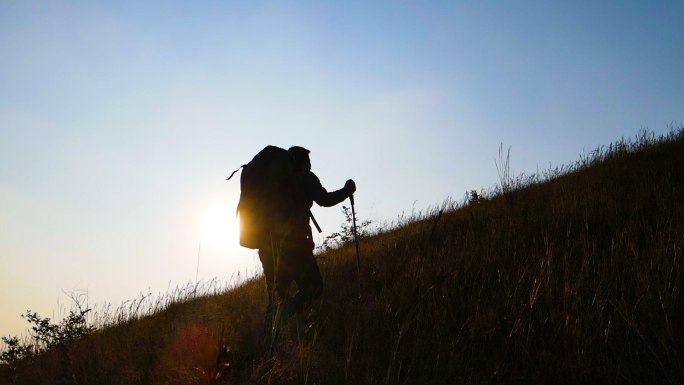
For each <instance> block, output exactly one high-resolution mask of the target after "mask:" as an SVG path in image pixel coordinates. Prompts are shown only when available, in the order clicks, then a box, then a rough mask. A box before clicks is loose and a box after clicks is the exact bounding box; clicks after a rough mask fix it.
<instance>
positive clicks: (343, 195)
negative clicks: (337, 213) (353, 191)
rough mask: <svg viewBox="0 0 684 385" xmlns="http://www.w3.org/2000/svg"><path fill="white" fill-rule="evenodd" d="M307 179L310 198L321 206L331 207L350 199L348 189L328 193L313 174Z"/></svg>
mask: <svg viewBox="0 0 684 385" xmlns="http://www.w3.org/2000/svg"><path fill="white" fill-rule="evenodd" d="M309 174H310V175H309V177H308V178H307V186H306V187H307V192H308V193H309V196H310V197H311V198H312V199H313V200H314V202H316V203H317V204H318V205H319V206H323V207H331V206H335V205H336V204H338V203H340V202H342V201H343V200H345V199H347V198H349V195H350V194H349V190H348V189H346V188H344V187H343V188H341V189H339V190H337V191H333V192H328V190H326V189H325V187H323V186H322V185H321V181H320V180H319V179H318V177H317V176H316V175H314V174H313V173H309Z"/></svg>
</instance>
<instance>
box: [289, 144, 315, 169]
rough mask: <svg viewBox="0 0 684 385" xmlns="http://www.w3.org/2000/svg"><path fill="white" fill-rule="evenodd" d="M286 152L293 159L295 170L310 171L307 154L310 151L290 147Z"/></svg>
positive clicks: (309, 161)
mask: <svg viewBox="0 0 684 385" xmlns="http://www.w3.org/2000/svg"><path fill="white" fill-rule="evenodd" d="M287 152H289V153H290V154H291V155H292V156H293V157H294V159H295V170H297V171H302V170H304V171H311V160H310V159H309V153H310V152H311V151H309V150H307V149H306V148H304V147H299V146H292V147H290V148H289V149H288V150H287Z"/></svg>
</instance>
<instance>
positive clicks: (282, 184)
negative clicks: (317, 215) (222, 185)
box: [228, 146, 295, 249]
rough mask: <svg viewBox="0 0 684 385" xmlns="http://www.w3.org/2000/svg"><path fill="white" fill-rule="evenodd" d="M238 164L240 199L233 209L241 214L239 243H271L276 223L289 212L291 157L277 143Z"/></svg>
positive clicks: (257, 245)
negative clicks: (244, 163) (247, 160)
mask: <svg viewBox="0 0 684 385" xmlns="http://www.w3.org/2000/svg"><path fill="white" fill-rule="evenodd" d="M241 168H242V175H241V176H240V201H239V203H238V206H237V210H236V211H235V214H236V215H239V216H240V246H242V247H246V248H248V249H261V248H263V247H270V242H272V240H273V237H274V236H277V235H279V226H278V225H279V224H280V223H282V222H284V221H285V220H286V217H287V215H288V214H289V209H290V205H291V196H290V185H291V183H290V182H291V180H292V175H293V174H294V168H295V160H294V157H293V156H292V155H291V154H290V153H289V152H287V150H284V149H282V148H280V147H276V146H266V147H265V148H264V149H263V150H261V151H260V152H259V153H258V154H256V155H255V156H254V158H253V159H252V160H251V161H250V162H249V163H247V164H246V165H243V166H242V167H241ZM239 169H240V168H238V170H239ZM238 170H235V171H234V172H233V174H231V175H230V177H229V178H228V180H230V178H232V177H233V175H234V174H235V173H236V172H237V171H238Z"/></svg>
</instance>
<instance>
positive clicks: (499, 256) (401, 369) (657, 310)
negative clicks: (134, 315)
mask: <svg viewBox="0 0 684 385" xmlns="http://www.w3.org/2000/svg"><path fill="white" fill-rule="evenodd" d="M455 167H456V166H455ZM549 174H550V175H548V176H547V178H545V179H544V180H541V179H539V178H537V179H535V178H519V179H518V180H517V181H508V182H507V181H504V186H505V187H506V188H504V189H503V191H502V190H501V189H500V190H499V191H498V193H497V192H496V191H492V192H489V193H485V194H483V195H484V197H477V198H476V199H475V198H473V199H471V201H470V202H469V203H468V204H465V203H464V204H460V205H448V204H446V205H445V207H444V208H443V210H439V209H436V210H435V211H434V212H433V213H428V214H426V215H423V216H421V217H417V218H412V219H409V220H406V221H405V223H403V225H402V226H399V227H397V228H391V229H386V230H383V231H380V232H379V233H378V234H377V235H375V236H373V237H370V238H367V239H365V240H363V242H362V243H361V245H360V248H361V258H362V272H363V282H364V291H363V293H359V289H358V286H357V280H356V265H355V259H354V258H355V257H354V250H353V247H352V246H347V247H342V248H340V249H337V250H331V251H328V252H325V253H323V254H321V255H320V256H319V265H320V267H321V273H322V274H323V276H324V280H325V284H326V285H325V291H324V293H323V297H322V299H321V301H319V302H318V303H317V304H316V305H315V306H314V308H313V309H312V310H311V312H310V313H307V315H306V316H298V317H296V318H295V319H292V320H289V321H287V322H283V323H281V324H279V325H278V327H277V330H278V338H277V340H276V342H275V343H274V344H271V343H270V342H269V341H270V338H269V335H268V332H267V331H266V332H265V330H267V328H266V327H264V325H263V311H264V309H265V303H266V293H265V288H264V284H263V282H262V281H261V278H260V277H257V278H256V279H253V280H251V281H248V282H246V283H244V284H242V285H241V286H239V287H237V288H235V289H233V290H231V291H228V292H226V293H222V294H218V295H211V296H206V297H203V298H198V299H191V298H188V299H185V300H182V301H179V302H178V303H175V304H172V305H170V306H169V307H168V308H166V309H165V310H160V311H157V312H155V314H152V315H150V316H147V317H143V318H141V319H139V320H134V321H131V322H127V323H123V324H118V325H114V326H110V327H107V328H104V329H103V330H100V331H98V332H96V333H94V334H92V335H90V336H88V337H87V338H82V339H79V340H77V341H71V342H68V343H65V344H62V345H60V346H58V347H57V348H53V349H52V350H50V351H49V352H47V353H44V354H42V355H39V356H37V357H34V358H32V359H26V360H24V361H22V362H21V363H19V365H18V366H17V367H16V370H14V371H13V372H12V373H8V374H6V375H4V381H5V382H4V383H9V381H10V380H12V379H16V381H17V382H16V383H22V384H31V383H36V384H51V383H55V384H56V383H77V384H85V383H89V384H93V383H98V384H109V383H111V384H120V383H179V384H181V383H182V384H190V383H197V384H209V383H264V384H266V383H276V384H280V383H282V384H285V383H302V384H314V383H315V384H347V383H348V384H379V383H384V384H399V383H409V384H419V383H421V384H422V383H426V384H427V383H429V384H454V383H493V382H502V383H512V382H521V383H529V382H533V383H557V382H560V383H604V382H611V383H679V384H681V383H682V382H684V335H683V334H682V332H681V331H682V330H683V329H684V307H683V306H682V304H684V296H683V289H684V288H683V285H684V262H683V261H682V258H683V257H684V255H683V249H684V229H683V225H684V134H683V133H682V129H681V128H679V129H677V130H673V131H672V132H671V133H670V135H669V136H668V137H661V138H653V137H652V136H649V135H647V134H644V135H642V136H640V137H639V138H638V139H637V140H636V141H634V142H632V141H624V140H623V141H620V142H618V143H616V144H614V145H611V146H609V147H608V148H604V149H600V150H599V151H596V152H594V153H593V154H591V156H590V157H589V158H588V159H583V160H582V161H580V162H578V163H577V164H576V165H573V166H569V167H566V168H564V169H560V170H555V171H550V172H549ZM508 187H511V188H508ZM223 347H229V348H228V349H224V348H223ZM0 383H2V382H1V381H0Z"/></svg>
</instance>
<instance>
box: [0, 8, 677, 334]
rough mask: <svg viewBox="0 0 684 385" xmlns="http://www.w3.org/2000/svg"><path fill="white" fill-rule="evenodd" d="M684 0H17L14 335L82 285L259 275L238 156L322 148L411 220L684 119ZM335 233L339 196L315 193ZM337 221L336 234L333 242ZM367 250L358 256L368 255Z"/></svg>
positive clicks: (10, 48)
mask: <svg viewBox="0 0 684 385" xmlns="http://www.w3.org/2000/svg"><path fill="white" fill-rule="evenodd" d="M682 16H684V3H682V2H681V1H671V2H665V1H663V2H628V1H614V2H571V3H568V4H556V3H555V2H484V1H482V2H424V1H416V2H410V1H401V2H400V1H396V2H386V1H382V2H376V1H363V2H361V1H359V2H354V1H344V2H332V1H330V2H295V1H274V2H262V1H244V2H223V1H222V2H192V3H188V2H176V3H173V2H168V1H165V2H151V1H150V2H133V1H131V2H125V1H123V2H101V3H99V4H94V3H92V2H68V1H49V2H34V1H19V0H0V52H2V60H0V264H1V265H2V266H3V268H2V270H0V290H2V292H3V297H2V300H1V301H2V302H0V335H8V334H19V333H21V332H22V331H23V330H24V328H25V327H26V326H27V324H26V323H25V321H24V320H22V319H21V318H20V317H19V315H20V314H22V313H23V312H24V311H25V310H27V309H31V310H34V311H38V312H39V313H40V314H42V315H45V316H52V315H53V314H55V316H57V315H58V314H57V313H58V311H59V310H58V305H57V301H58V299H60V301H62V303H64V302H65V299H64V294H62V292H63V291H67V292H68V291H84V290H87V291H88V295H89V297H90V302H91V303H101V302H105V301H107V302H112V303H120V302H123V301H125V300H129V299H133V298H135V297H136V296H137V295H138V294H139V293H141V292H142V293H147V292H148V291H151V292H153V293H157V292H164V291H166V288H167V287H168V286H169V283H171V285H172V286H175V285H183V284H185V283H187V282H189V281H194V279H195V276H196V273H197V270H196V269H197V253H198V246H199V245H200V244H201V245H202V246H201V253H200V254H201V256H200V266H199V272H198V273H197V275H198V276H199V278H200V279H203V280H209V279H211V278H213V277H230V276H231V274H234V273H235V272H236V271H241V272H242V273H243V274H244V273H247V274H248V275H249V274H254V272H255V271H257V269H258V264H259V262H258V259H257V258H255V253H254V252H253V251H251V250H246V249H241V248H239V246H237V237H236V234H234V233H235V231H234V227H235V223H234V220H232V219H231V218H232V213H233V212H234V208H235V205H236V203H237V199H238V196H239V183H237V181H230V182H226V181H225V178H226V177H227V176H228V175H229V174H230V172H232V171H233V170H234V169H235V168H237V167H238V166H240V165H241V164H244V163H246V162H247V161H249V159H251V157H252V156H253V155H254V154H256V152H258V151H259V150H260V149H261V148H263V147H264V146H266V145H267V144H274V145H279V146H281V147H288V146H291V145H301V146H304V147H307V148H309V149H310V150H311V151H312V154H311V157H312V162H313V171H314V172H315V173H316V174H317V175H318V176H319V178H320V179H321V181H322V182H323V184H324V186H326V187H327V188H328V189H329V190H334V189H337V188H340V187H342V185H343V184H344V181H345V180H346V179H348V178H353V179H354V180H356V182H357V185H358V189H359V190H358V192H357V194H356V203H357V210H358V211H359V213H360V216H361V218H364V219H365V218H370V219H374V220H377V221H384V220H392V219H395V218H396V217H397V216H398V215H399V214H401V212H402V211H405V212H410V211H411V210H412V209H416V210H421V209H425V208H426V207H428V206H434V205H437V204H439V203H441V202H442V201H443V200H444V199H445V198H447V197H454V198H457V199H459V198H461V197H462V196H463V194H464V193H465V191H466V190H472V189H475V190H479V189H481V188H483V187H490V186H492V185H494V184H496V183H497V181H498V177H497V173H496V168H495V165H494V158H496V157H497V155H498V148H499V145H500V144H501V143H503V144H504V146H505V147H508V146H511V147H512V149H511V169H512V171H513V172H514V173H515V174H519V173H521V172H526V173H532V172H535V171H536V170H537V169H538V168H539V169H542V170H543V169H546V168H548V166H549V164H552V165H554V166H558V165H562V164H567V163H569V162H572V161H575V160H577V159H578V158H579V154H581V153H582V152H583V151H587V152H588V151H590V150H592V149H594V148H596V147H597V146H598V145H601V144H608V143H610V142H611V141H614V140H617V139H619V138H621V137H623V136H634V135H635V134H636V133H637V132H638V131H639V129H641V128H646V127H647V128H650V129H651V130H653V131H655V132H656V133H663V132H666V131H667V124H668V123H669V122H672V121H675V122H679V123H682V121H683V115H684V102H683V101H684V76H682V74H681V69H680V68H681V63H682V62H684V50H683V49H682V47H684V32H682V29H681V19H682ZM314 215H316V216H317V218H318V219H319V222H320V223H321V225H322V227H323V228H324V230H325V231H324V234H323V235H322V236H324V235H327V234H330V233H331V232H333V231H335V230H336V229H337V228H338V226H339V224H340V223H341V222H342V220H343V216H342V214H341V206H339V207H335V208H331V209H322V208H317V207H316V208H314ZM322 236H321V237H322ZM350 257H351V256H350Z"/></svg>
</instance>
